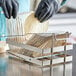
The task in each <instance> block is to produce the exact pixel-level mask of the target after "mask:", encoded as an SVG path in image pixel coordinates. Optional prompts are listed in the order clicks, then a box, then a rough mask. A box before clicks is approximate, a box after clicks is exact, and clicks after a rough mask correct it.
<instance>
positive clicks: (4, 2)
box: [0, 0, 19, 19]
mask: <svg viewBox="0 0 76 76" xmlns="http://www.w3.org/2000/svg"><path fill="white" fill-rule="evenodd" d="M0 7H1V8H2V10H3V12H4V15H5V16H6V18H8V19H10V18H11V16H13V18H16V16H17V12H18V8H19V4H18V2H17V1H16V0H0Z"/></svg>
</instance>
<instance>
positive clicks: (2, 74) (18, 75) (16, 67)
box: [0, 54, 72, 76]
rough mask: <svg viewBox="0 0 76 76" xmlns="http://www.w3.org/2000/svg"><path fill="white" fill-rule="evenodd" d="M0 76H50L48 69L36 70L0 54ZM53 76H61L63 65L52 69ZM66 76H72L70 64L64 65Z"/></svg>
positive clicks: (29, 65) (31, 66)
mask: <svg viewBox="0 0 76 76" xmlns="http://www.w3.org/2000/svg"><path fill="white" fill-rule="evenodd" d="M0 76H50V68H45V69H43V74H42V69H41V68H37V67H35V66H33V65H31V64H29V63H28V64H27V63H26V62H24V61H19V60H17V59H12V58H9V57H8V55H7V54H0ZM53 76H63V65H59V66H55V67H53ZM66 76H72V63H69V64H66Z"/></svg>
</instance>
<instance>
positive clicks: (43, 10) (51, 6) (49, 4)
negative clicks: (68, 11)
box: [35, 0, 58, 22]
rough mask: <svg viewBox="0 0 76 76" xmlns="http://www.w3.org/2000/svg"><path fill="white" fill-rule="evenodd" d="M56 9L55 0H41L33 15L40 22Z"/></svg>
mask: <svg viewBox="0 0 76 76" xmlns="http://www.w3.org/2000/svg"><path fill="white" fill-rule="evenodd" d="M57 11H58V2H57V1H56V0H41V2H40V4H39V6H38V8H37V10H36V12H35V17H37V18H38V20H39V21H40V22H43V21H46V20H48V19H49V18H50V17H52V16H53V14H55V13H56V12H57Z"/></svg>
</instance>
